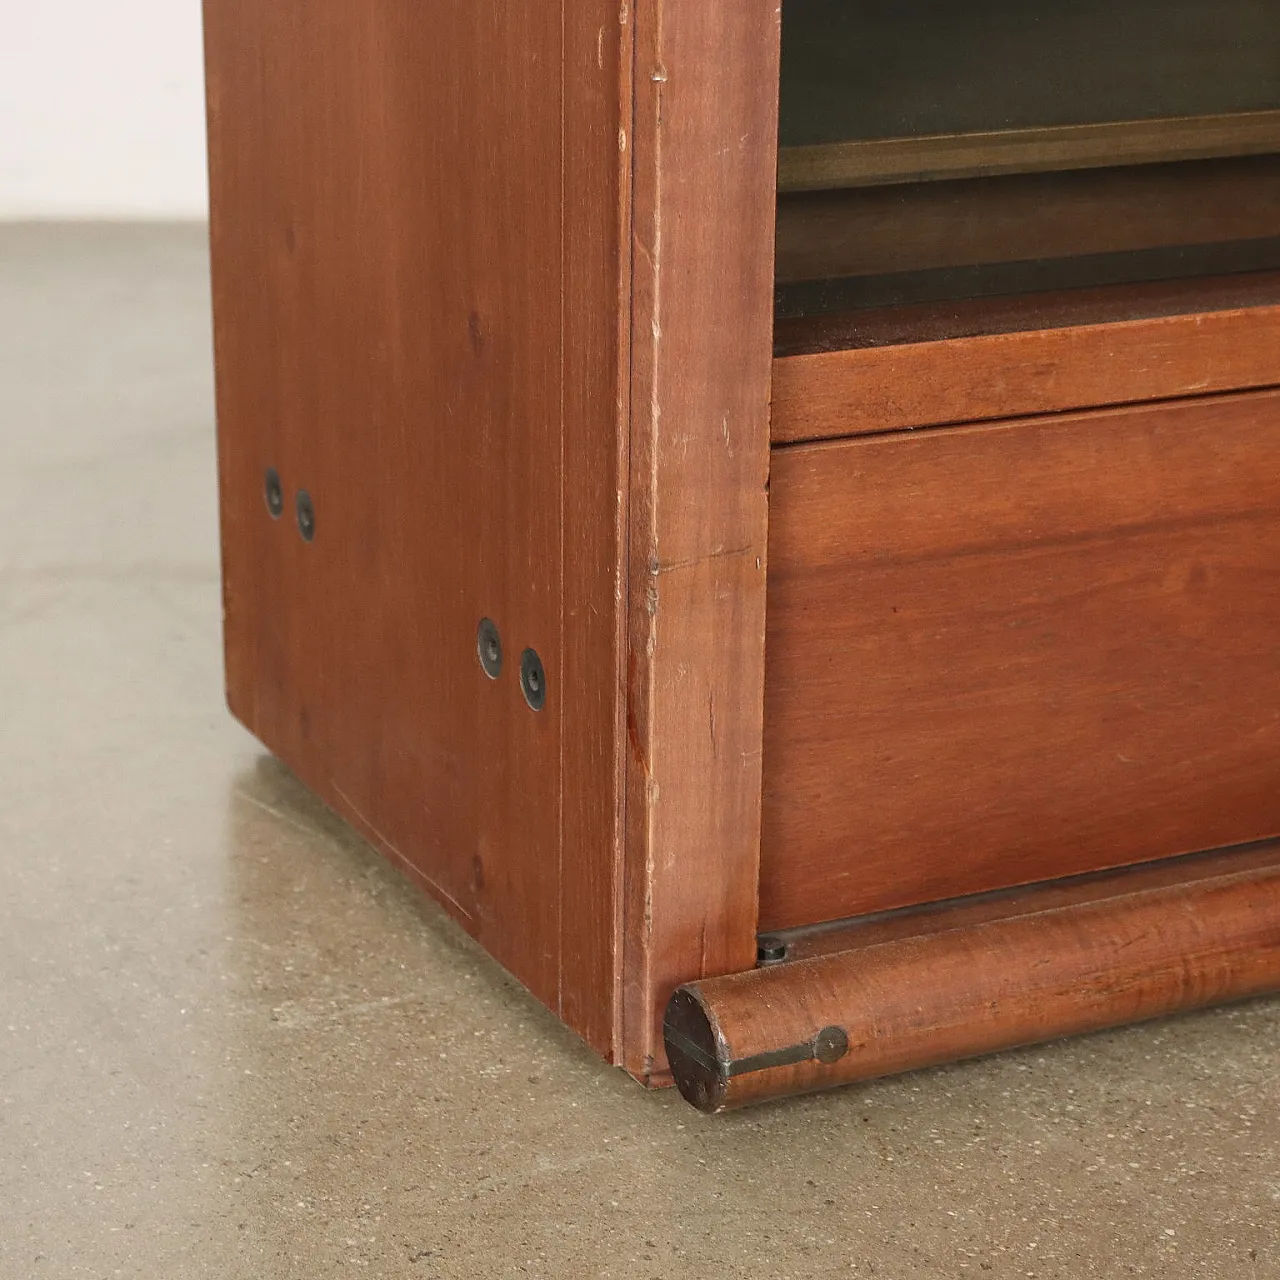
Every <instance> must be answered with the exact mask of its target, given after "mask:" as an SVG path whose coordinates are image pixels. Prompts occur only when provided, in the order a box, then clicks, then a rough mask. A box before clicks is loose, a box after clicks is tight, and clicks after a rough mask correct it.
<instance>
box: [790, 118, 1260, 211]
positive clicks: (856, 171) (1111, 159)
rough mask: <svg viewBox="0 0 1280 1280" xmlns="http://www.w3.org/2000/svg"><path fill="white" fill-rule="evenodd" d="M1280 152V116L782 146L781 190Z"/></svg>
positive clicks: (1125, 122)
mask: <svg viewBox="0 0 1280 1280" xmlns="http://www.w3.org/2000/svg"><path fill="white" fill-rule="evenodd" d="M1273 151H1280V111H1241V112H1230V113H1226V114H1222V115H1210V116H1174V117H1167V118H1164V119H1155V120H1114V121H1107V122H1105V123H1102V124H1080V125H1057V126H1053V127H1050V128H1037V129H998V130H991V131H990V132H983V133H943V134H927V135H921V136H915V137H899V138H871V139H858V140H853V141H848V142H833V143H821V144H818V145H813V146H799V147H783V148H782V149H781V151H780V152H779V155H778V190H779V191H780V192H792V191H826V190H831V189H833V188H839V187H870V186H882V185H886V184H889V183H899V182H924V181H936V180H938V179H946V178H977V177H993V176H996V175H1000V174H1009V173H1041V172H1044V171H1046V170H1051V169H1085V168H1094V167H1111V166H1114V165H1127V164H1157V163H1167V162H1169V161H1175V160H1204V159H1210V158H1213V157H1216V156H1242V155H1258V154H1263V153H1267V152H1273Z"/></svg>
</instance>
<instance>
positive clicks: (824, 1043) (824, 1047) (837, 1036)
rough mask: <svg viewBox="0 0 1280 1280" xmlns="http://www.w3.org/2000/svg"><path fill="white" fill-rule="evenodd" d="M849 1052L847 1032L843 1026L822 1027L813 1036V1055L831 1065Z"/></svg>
mask: <svg viewBox="0 0 1280 1280" xmlns="http://www.w3.org/2000/svg"><path fill="white" fill-rule="evenodd" d="M848 1052H849V1033H848V1032H847V1031H845V1029H844V1028H843V1027H823V1028H822V1030H821V1031H819V1032H818V1034H817V1035H816V1036H815V1037H814V1041H813V1056H814V1057H815V1058H817V1060H818V1061H819V1062H822V1063H825V1064H826V1065H827V1066H831V1064H832V1063H835V1062H839V1061H840V1059H841V1058H843V1057H844V1055H845V1054H846V1053H848Z"/></svg>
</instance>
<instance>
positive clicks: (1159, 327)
mask: <svg viewBox="0 0 1280 1280" xmlns="http://www.w3.org/2000/svg"><path fill="white" fill-rule="evenodd" d="M1277 384H1280V305H1272V306H1259V307H1239V308H1235V309H1232V310H1227V311H1212V312H1199V311H1197V312H1189V313H1186V314H1182V315H1169V316H1155V317H1151V318H1149V319H1136V320H1125V321H1117V322H1111V323H1105V324H1080V325H1068V326H1066V327H1063V328H1050V329H1039V328H1033V329H1024V330H1021V331H1017V332H1012V333H995V334H980V335H976V336H973V337H965V338H954V339H945V340H938V341H932V342H905V343H901V344H893V345H888V346H878V347H861V348H851V349H847V350H843V351H824V352H819V353H816V354H811V355H790V356H783V357H781V358H779V359H778V360H776V361H775V362H774V367H773V418H772V428H771V430H772V438H773V442H774V444H775V445H782V444H796V443H800V442H805V441H815V440H832V439H839V438H841V437H844V436H858V435H872V434H876V433H879V432H883V431H901V430H904V429H907V428H912V427H928V426H941V425H946V424H949V423H958V422H979V421H986V420H991V419H996V418H1011V417H1017V416H1020V415H1023V414H1037V413H1056V412H1059V411H1062V410H1066V409H1085V408H1091V407H1099V406H1106V405H1119V404H1131V403H1136V402H1138V401H1144V400H1171V399H1175V398H1177V397H1179V396H1190V395H1204V394H1208V393H1212V392H1220V391H1232V390H1238V389H1244V388H1251V387H1268V386H1275V385H1277Z"/></svg>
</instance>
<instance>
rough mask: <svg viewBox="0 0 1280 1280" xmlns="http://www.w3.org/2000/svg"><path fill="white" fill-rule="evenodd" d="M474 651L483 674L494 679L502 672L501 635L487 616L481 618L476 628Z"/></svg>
mask: <svg viewBox="0 0 1280 1280" xmlns="http://www.w3.org/2000/svg"><path fill="white" fill-rule="evenodd" d="M476 653H477V654H479V656H480V665H481V666H482V667H483V668H484V673H485V675H487V676H488V677H489V679H490V680H496V679H497V678H498V677H499V676H500V675H501V674H502V637H501V636H500V635H499V634H498V628H497V626H496V624H495V623H493V622H492V621H490V620H489V619H488V618H481V619H480V626H479V627H478V628H477V629H476Z"/></svg>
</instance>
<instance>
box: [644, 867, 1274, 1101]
mask: <svg viewBox="0 0 1280 1280" xmlns="http://www.w3.org/2000/svg"><path fill="white" fill-rule="evenodd" d="M1275 990H1280V866H1274V865H1273V866H1263V867H1256V868H1253V869H1251V870H1247V871H1243V872H1240V873H1238V874H1234V875H1224V876H1218V877H1213V878H1210V879H1202V880H1196V881H1192V882H1187V883H1183V884H1177V885H1173V886H1164V887H1160V888H1155V889H1147V890H1141V891H1137V892H1134V893H1131V894H1120V895H1112V896H1109V897H1107V898H1105V899H1103V900H1099V901H1087V902H1083V903H1076V904H1073V905H1070V906H1065V907H1058V908H1056V909H1050V910H1045V911H1041V912H1035V913H1032V914H1020V915H1018V916H1017V917H1015V918H1011V919H1002V920H991V921H987V922H984V923H979V924H972V925H968V926H961V927H958V928H955V929H951V930H944V931H942V932H933V933H930V934H929V935H927V936H918V937H904V938H898V939H895V940H893V941H889V942H882V943H879V944H875V945H870V946H864V947H860V948H853V949H850V950H847V951H841V952H837V953H835V954H831V955H824V956H818V957H815V958H813V959H808V960H799V961H796V962H794V963H789V964H780V965H775V966H772V967H769V968H761V969H754V970H751V971H750V972H747V973H738V974H732V975H730V976H728V977H723V978H712V979H707V980H704V981H701V982H696V983H691V984H689V985H688V986H684V987H681V988H680V989H679V990H678V991H677V992H676V993H675V995H674V996H673V997H672V999H671V1003H670V1005H669V1006H668V1009H667V1015H666V1042H667V1053H668V1055H669V1059H670V1062H671V1068H672V1072H673V1074H674V1076H675V1080H676V1083H677V1085H678V1086H679V1088H680V1092H681V1093H682V1094H683V1095H684V1097H685V1098H686V1099H687V1100H688V1101H689V1102H691V1103H693V1104H694V1106H696V1107H698V1108H700V1109H701V1110H703V1111H708V1112H716V1111H724V1110H729V1109H731V1108H734V1107H741V1106H745V1105H747V1104H748V1103H753V1102H761V1101H764V1100H766V1099H769V1098H778V1097H783V1096H785V1095H788V1094H796V1093H806V1092H810V1091H812V1090H815V1089H826V1088H831V1087H832V1086H835V1085H841V1084H848V1083H850V1082H852V1081H855V1080H865V1079H870V1078H872V1077H875V1076H883V1075H892V1074H893V1073H895V1072H899V1071H909V1070H913V1069H915V1068H918V1067H925V1066H932V1065H935V1064H937V1063H941V1062H949V1061H954V1060H955V1059H958V1058H965V1057H972V1056H975V1055H978V1054H983V1053H991V1052H994V1051H996V1050H1000V1049H1009V1048H1013V1047H1014V1046H1017V1045H1025V1044H1034V1043H1037V1042H1039V1041H1044V1040H1050V1039H1054V1038H1056V1037H1058V1036H1064V1035H1070V1034H1075V1033H1079V1032H1085V1031H1096V1030H1100V1029H1102V1028H1104V1027H1111V1026H1117V1025H1119V1024H1121V1023H1126V1022H1136V1021H1140V1020H1141V1019H1144V1018H1153V1017H1158V1016H1161V1015H1163V1014H1169V1013H1174V1012H1177V1011H1179V1010H1184V1009H1194V1008H1198V1007H1202V1006H1205V1005H1210V1004H1216V1003H1219V1002H1222V1001H1227V1000H1235V999H1242V998H1244V997H1247V996H1253V995H1261V994H1263V993H1266V992H1270V991H1275Z"/></svg>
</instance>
